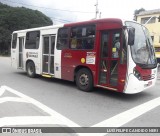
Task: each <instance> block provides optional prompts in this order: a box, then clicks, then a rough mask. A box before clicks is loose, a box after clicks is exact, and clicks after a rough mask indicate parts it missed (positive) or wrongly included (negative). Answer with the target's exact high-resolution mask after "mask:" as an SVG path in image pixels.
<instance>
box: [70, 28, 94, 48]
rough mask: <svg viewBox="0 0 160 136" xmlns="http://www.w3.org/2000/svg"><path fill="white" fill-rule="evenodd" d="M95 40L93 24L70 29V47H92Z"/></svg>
mask: <svg viewBox="0 0 160 136" xmlns="http://www.w3.org/2000/svg"><path fill="white" fill-rule="evenodd" d="M94 41H95V25H90V26H78V27H74V28H72V29H71V39H70V48H71V49H93V48H94Z"/></svg>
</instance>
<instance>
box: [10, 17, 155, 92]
mask: <svg viewBox="0 0 160 136" xmlns="http://www.w3.org/2000/svg"><path fill="white" fill-rule="evenodd" d="M11 65H12V66H13V67H15V68H16V69H22V70H24V71H26V73H27V75H28V76H29V77H35V76H36V75H37V74H39V75H42V76H44V77H48V78H58V79H63V80H68V81H73V82H75V83H76V85H77V87H78V88H79V89H80V90H83V91H86V92H87V91H92V90H93V87H96V88H99V87H100V88H104V89H107V90H113V91H116V92H121V93H127V94H134V93H139V92H141V91H143V90H146V89H148V88H150V87H152V86H154V85H155V82H156V77H157V61H156V57H155V50H154V48H153V44H152V40H151V37H150V36H149V32H148V30H147V29H146V27H144V26H143V25H141V24H138V23H136V22H133V21H122V20H121V19H118V18H105V19H97V20H89V21H84V22H76V23H68V24H61V25H53V26H46V27H40V28H32V29H26V30H20V31H14V32H13V34H12V42H11Z"/></svg>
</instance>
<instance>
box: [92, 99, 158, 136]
mask: <svg viewBox="0 0 160 136" xmlns="http://www.w3.org/2000/svg"><path fill="white" fill-rule="evenodd" d="M158 106H160V97H158V98H155V99H153V100H150V101H148V102H146V103H143V104H141V105H138V106H136V107H134V108H132V109H129V110H127V111H124V112H122V113H120V114H118V115H115V116H113V117H111V118H109V119H106V120H104V121H102V122H100V123H98V124H95V125H93V126H92V127H121V126H123V125H124V124H126V123H128V122H130V121H132V120H133V119H135V118H137V117H139V116H141V115H143V114H145V113H146V112H148V111H150V110H152V109H154V108H156V107H158ZM106 134H108V133H105V134H103V133H102V134H97V135H98V136H102V135H106Z"/></svg>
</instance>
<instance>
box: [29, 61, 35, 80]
mask: <svg viewBox="0 0 160 136" xmlns="http://www.w3.org/2000/svg"><path fill="white" fill-rule="evenodd" d="M27 75H28V76H29V77H32V78H34V77H35V76H36V71H35V64H34V63H33V62H32V61H29V62H28V63H27Z"/></svg>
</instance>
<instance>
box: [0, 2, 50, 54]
mask: <svg viewBox="0 0 160 136" xmlns="http://www.w3.org/2000/svg"><path fill="white" fill-rule="evenodd" d="M52 24H53V22H52V20H51V19H50V18H49V17H47V16H46V15H44V14H43V13H41V12H40V11H38V10H31V9H28V8H25V7H10V6H8V5H5V4H2V3H0V54H4V53H6V52H8V53H10V41H11V34H12V32H13V31H16V30H22V29H28V28H35V27H42V26H48V25H52Z"/></svg>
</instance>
